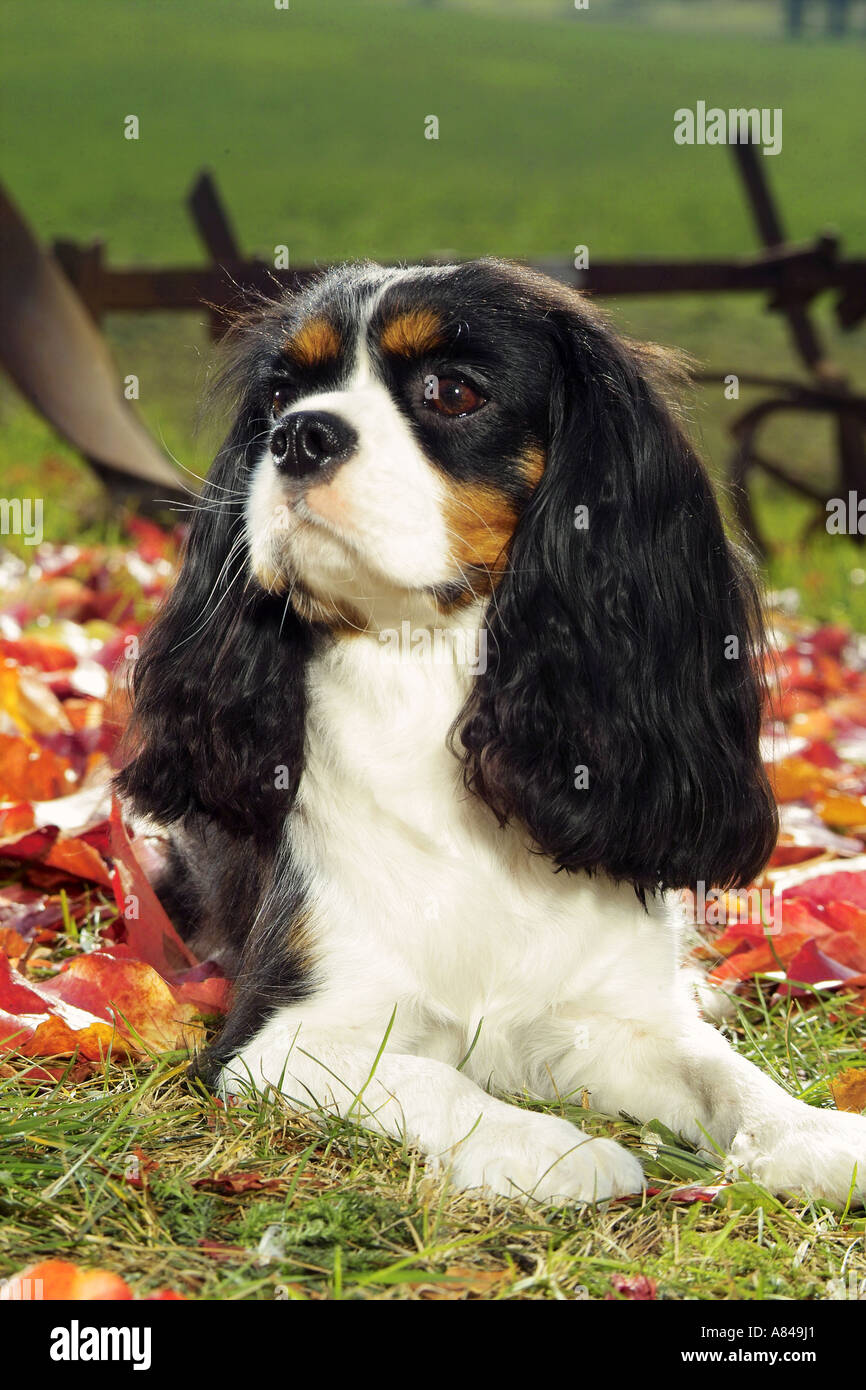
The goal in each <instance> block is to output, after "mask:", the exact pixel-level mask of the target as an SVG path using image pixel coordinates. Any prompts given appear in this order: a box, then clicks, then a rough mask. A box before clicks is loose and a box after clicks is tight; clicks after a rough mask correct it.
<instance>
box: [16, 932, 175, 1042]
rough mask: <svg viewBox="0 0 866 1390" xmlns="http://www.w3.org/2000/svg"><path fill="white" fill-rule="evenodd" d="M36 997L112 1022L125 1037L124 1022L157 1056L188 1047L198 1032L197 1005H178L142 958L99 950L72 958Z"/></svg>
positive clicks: (171, 992) (160, 978)
mask: <svg viewBox="0 0 866 1390" xmlns="http://www.w3.org/2000/svg"><path fill="white" fill-rule="evenodd" d="M40 993H41V994H42V996H43V998H46V997H47V998H50V997H51V996H54V997H56V998H57V999H62V1000H63V1001H64V1002H65V1003H66V1004H71V1005H73V1006H74V1007H75V1008H77V1009H84V1010H86V1011H87V1012H88V1013H91V1014H95V1015H96V1016H97V1017H99V1018H104V1019H106V1020H109V1021H111V1020H116V1022H117V1026H118V1029H119V1030H120V1032H121V1033H124V1034H126V1033H127V1029H126V1028H125V1026H124V1024H125V1023H128V1024H129V1026H130V1028H132V1029H134V1030H135V1033H136V1034H137V1035H138V1036H139V1037H140V1038H141V1039H142V1041H143V1042H144V1043H145V1044H146V1045H147V1046H148V1047H152V1048H154V1049H155V1050H157V1051H160V1052H166V1051H170V1050H172V1049H174V1048H178V1047H184V1046H189V1045H191V1044H192V1042H193V1041H194V1040H195V1039H196V1038H197V1037H198V1036H200V1034H201V1031H202V1029H201V1026H200V1025H199V1024H196V1023H194V1019H195V1017H196V1013H197V1010H196V1007H195V1005H194V1004H192V1003H181V1002H179V1001H178V1000H177V999H176V998H175V995H174V992H173V990H172V988H171V986H170V985H169V984H167V983H166V981H165V980H164V979H163V978H162V977H161V976H160V975H158V974H157V972H156V971H155V970H154V969H153V967H152V966H150V965H146V964H145V963H144V962H143V961H140V960H126V959H124V960H117V959H115V958H114V957H113V956H111V955H108V954H107V953H106V952H103V951H94V952H93V953H92V954H91V955H87V956H76V957H75V959H74V960H71V961H70V962H69V963H68V965H67V966H66V967H65V968H64V969H63V970H62V971H61V973H60V974H59V975H58V976H56V977H55V978H54V979H53V980H51V981H49V983H48V984H46V985H42V986H41V987H40ZM133 1045H135V1039H134V1038H133Z"/></svg>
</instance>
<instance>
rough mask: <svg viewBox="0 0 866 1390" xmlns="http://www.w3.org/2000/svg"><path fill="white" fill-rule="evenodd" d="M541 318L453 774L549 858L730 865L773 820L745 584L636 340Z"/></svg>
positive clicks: (768, 843) (757, 857) (650, 873)
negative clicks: (535, 482)
mask: <svg viewBox="0 0 866 1390" xmlns="http://www.w3.org/2000/svg"><path fill="white" fill-rule="evenodd" d="M546 324H547V327H548V329H549V331H550V333H551V335H552V340H551V344H552V360H553V367H552V380H551V409H550V437H549V445H548V457H547V465H546V470H545V474H544V476H543V478H542V480H541V482H540V484H539V486H538V488H537V490H536V492H535V494H534V496H533V498H532V499H531V501H530V503H529V505H528V507H527V509H526V511H525V513H524V515H523V517H522V518H521V520H520V522H519V524H518V528H517V531H516V533H515V536H514V540H513V543H512V548H511V551H510V556H509V559H510V564H509V566H508V570H507V573H506V574H505V576H504V578H503V580H502V581H501V583H500V585H499V587H498V589H497V592H496V599H495V602H493V603H491V606H490V611H489V615H488V619H487V624H488V629H489V631H488V653H489V658H488V669H487V670H486V671H485V672H484V673H483V674H481V675H479V676H478V677H476V681H475V686H474V689H473V692H472V694H471V695H470V698H469V701H468V702H467V705H466V708H465V709H464V711H463V713H462V715H461V717H460V720H459V721H458V725H457V730H456V732H457V735H458V739H459V741H460V742H462V745H463V751H464V752H465V759H466V768H465V770H466V778H467V783H468V785H469V786H470V787H471V788H472V790H473V791H475V792H476V793H477V794H478V795H479V796H481V797H482V798H483V799H484V800H485V801H486V802H487V803H488V804H489V806H490V807H491V808H492V809H493V811H494V812H495V813H496V814H497V816H498V817H499V819H500V821H503V822H504V821H506V820H517V821H520V822H522V823H523V824H524V825H525V827H526V828H527V830H528V831H529V833H530V835H531V836H532V838H533V840H534V841H535V843H536V844H537V846H538V848H539V849H540V850H541V852H542V853H543V854H545V855H547V856H549V857H550V858H551V859H552V860H553V861H554V862H555V863H556V864H557V865H558V866H560V867H562V868H565V869H588V870H593V869H603V870H606V871H607V872H608V873H609V874H611V875H612V876H613V877H614V878H615V879H617V880H624V881H630V882H632V883H634V884H635V886H636V887H637V888H638V889H639V890H640V891H643V890H653V889H655V888H658V887H663V888H683V887H688V886H694V885H695V884H696V883H698V882H700V881H702V882H704V883H705V884H706V885H707V886H710V885H714V886H732V885H735V884H741V883H746V882H748V881H749V880H750V879H752V878H753V877H754V875H755V874H756V873H757V872H758V871H759V870H760V869H761V867H762V866H763V864H764V863H765V862H766V860H767V858H768V857H769V854H770V852H771V850H772V848H773V844H774V843H775V837H776V832H777V814H776V808H775V803H774V801H773V797H772V794H771V792H770V788H769V785H768V782H767V779H766V776H765V773H764V770H763V767H762V765H761V761H760V757H759V748H758V737H759V728H760V717H761V695H762V679H761V665H760V655H761V652H760V646H761V617H760V604H759V600H758V597H757V592H756V588H755V585H754V583H753V580H752V578H751V575H750V573H749V570H748V567H747V565H746V563H745V560H744V558H743V557H742V556H741V555H740V554H739V553H738V551H737V550H736V549H735V547H733V546H732V545H731V543H730V542H729V541H728V540H727V539H726V537H725V533H724V529H723V526H722V520H721V516H720V514H719V509H718V506H717V504H716V500H715V498H714V496H713V492H712V489H711V487H710V484H709V480H708V478H707V476H706V474H705V472H704V470H703V467H702V465H701V463H700V461H699V460H698V458H697V457H696V456H695V454H694V452H693V451H692V449H691V447H690V445H689V444H688V442H687V440H686V439H685V437H684V435H683V433H682V432H681V430H680V428H679V427H678V425H677V423H676V422H675V420H674V419H673V417H672V415H671V414H670V412H669V411H668V409H667V408H666V406H665V404H664V402H663V399H662V397H661V395H660V394H659V392H658V391H657V390H656V388H655V386H654V385H653V383H652V379H651V377H652V373H651V372H649V371H648V370H647V368H646V366H645V363H644V360H643V358H642V355H641V353H640V352H639V351H638V350H637V349H635V348H632V347H630V346H629V345H627V344H625V343H624V342H622V341H621V340H620V339H618V338H617V337H616V336H615V335H614V334H613V333H612V331H611V330H610V329H609V328H608V327H607V325H606V323H605V322H604V321H603V320H602V319H600V318H597V317H596V315H595V314H594V313H593V312H591V311H590V310H589V309H588V308H587V307H582V308H577V307H568V308H563V307H560V306H557V308H556V309H555V310H554V311H553V312H552V313H550V314H549V315H548V317H547V320H546ZM457 746H458V748H459V743H458V745H457Z"/></svg>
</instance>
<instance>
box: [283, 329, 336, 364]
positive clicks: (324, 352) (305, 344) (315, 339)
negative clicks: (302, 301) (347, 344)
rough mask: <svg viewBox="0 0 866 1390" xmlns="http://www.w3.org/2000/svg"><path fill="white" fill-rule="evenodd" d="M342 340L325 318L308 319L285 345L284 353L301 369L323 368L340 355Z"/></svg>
mask: <svg viewBox="0 0 866 1390" xmlns="http://www.w3.org/2000/svg"><path fill="white" fill-rule="evenodd" d="M342 345H343V344H342V339H341V338H340V335H339V333H338V332H337V330H336V328H335V327H334V325H333V324H332V323H331V322H330V321H329V320H328V319H325V318H315V319H308V320H307V322H306V323H304V324H302V325H301V327H300V328H299V329H298V331H297V333H294V334H293V335H292V336H291V337H289V338H287V339H286V341H285V342H284V343H283V352H284V353H286V355H287V356H288V357H291V358H292V360H293V361H295V362H297V363H298V365H299V366H301V367H321V366H324V364H325V363H326V362H333V361H334V359H335V358H336V357H338V356H339V354H340V348H341V347H342Z"/></svg>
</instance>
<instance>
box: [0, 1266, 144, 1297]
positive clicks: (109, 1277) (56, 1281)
mask: <svg viewBox="0 0 866 1390" xmlns="http://www.w3.org/2000/svg"><path fill="white" fill-rule="evenodd" d="M9 1283H10V1284H12V1285H13V1287H14V1286H17V1290H18V1291H17V1292H11V1293H7V1295H6V1296H7V1297H11V1298H29V1299H38V1298H42V1299H45V1300H46V1301H51V1302H57V1301H65V1300H75V1301H83V1300H87V1301H88V1302H108V1301H118V1300H123V1301H127V1300H128V1299H131V1298H132V1289H131V1288H130V1287H129V1285H128V1284H127V1283H126V1281H125V1280H124V1279H121V1277H120V1275H119V1274H113V1273H112V1272H111V1270H108V1269H82V1267H81V1266H80V1265H76V1264H72V1263H71V1262H70V1261H69V1260H43V1261H42V1262H41V1263H40V1264H36V1265H30V1267H29V1268H28V1269H24V1270H22V1271H21V1273H20V1274H15V1275H13V1276H12V1278H11V1279H10V1281H9Z"/></svg>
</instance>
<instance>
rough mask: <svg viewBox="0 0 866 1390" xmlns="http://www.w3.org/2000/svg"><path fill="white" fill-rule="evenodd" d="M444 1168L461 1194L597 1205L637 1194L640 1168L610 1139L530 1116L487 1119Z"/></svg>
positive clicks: (521, 1113) (516, 1114) (548, 1118)
mask: <svg viewBox="0 0 866 1390" xmlns="http://www.w3.org/2000/svg"><path fill="white" fill-rule="evenodd" d="M443 1159H444V1161H445V1162H446V1163H448V1166H449V1171H450V1179H451V1182H452V1183H453V1185H454V1186H455V1187H458V1188H461V1189H469V1188H483V1189H485V1190H486V1191H488V1192H495V1193H498V1194H499V1195H500V1196H503V1197H521V1196H527V1197H533V1198H535V1200H536V1201H544V1202H569V1201H572V1202H601V1201H605V1200H606V1199H607V1198H609V1197H624V1196H626V1195H627V1194H628V1193H631V1192H640V1191H641V1190H642V1188H643V1185H644V1176H643V1169H642V1168H641V1165H640V1163H639V1162H638V1160H637V1159H636V1158H635V1157H634V1155H633V1154H630V1153H629V1152H628V1150H627V1149H624V1148H623V1147H622V1146H621V1145H620V1144H617V1143H615V1142H614V1141H613V1140H612V1139H592V1138H590V1137H589V1136H588V1135H586V1134H584V1133H583V1131H582V1130H579V1129H578V1128H577V1127H576V1126H575V1125H572V1124H569V1122H568V1121H567V1120H560V1119H558V1118H557V1117H556V1116H555V1115H539V1114H536V1113H534V1112H532V1111H526V1110H517V1109H515V1110H514V1111H513V1114H512V1115H509V1116H508V1117H507V1118H506V1119H502V1120H500V1119H495V1120H491V1119H487V1120H485V1121H483V1122H482V1123H481V1124H480V1125H479V1126H478V1129H477V1130H475V1132H474V1133H473V1134H470V1135H468V1136H467V1138H466V1139H464V1140H462V1141H461V1142H460V1143H459V1144H458V1145H456V1147H455V1148H454V1150H453V1151H452V1155H451V1158H450V1162H449V1160H448V1158H447V1156H444V1155H443Z"/></svg>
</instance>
